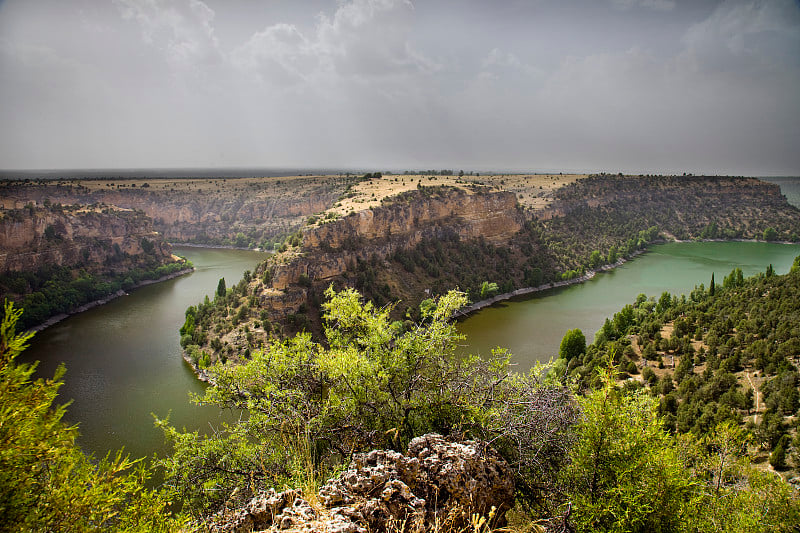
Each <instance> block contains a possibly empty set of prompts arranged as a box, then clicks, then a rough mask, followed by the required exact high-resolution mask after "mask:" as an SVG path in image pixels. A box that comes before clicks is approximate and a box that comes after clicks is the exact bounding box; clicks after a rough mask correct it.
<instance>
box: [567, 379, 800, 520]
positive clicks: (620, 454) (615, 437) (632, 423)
mask: <svg viewBox="0 0 800 533" xmlns="http://www.w3.org/2000/svg"><path fill="white" fill-rule="evenodd" d="M601 383H602V386H601V387H600V388H599V389H598V390H595V391H592V392H590V393H589V394H587V396H586V397H585V398H582V399H581V400H580V405H581V408H582V410H583V417H584V421H583V423H582V424H581V425H580V426H579V427H578V441H577V442H576V444H575V446H574V447H573V448H572V452H571V454H570V460H571V462H570V464H569V466H568V467H567V468H565V469H564V471H563V478H562V479H563V483H564V487H565V490H566V494H565V503H564V504H562V505H566V502H568V503H569V505H570V506H571V519H572V525H573V526H575V529H576V530H577V531H614V532H623V531H648V532H649V531H687V532H695V531H730V532H752V533H756V532H759V531H795V530H796V529H797V528H798V527H800V501H799V500H798V495H797V493H796V492H794V491H793V489H792V488H791V487H790V486H789V485H788V484H787V483H786V482H784V481H783V480H782V479H781V478H780V477H777V476H775V475H774V474H772V473H768V472H761V471H759V470H755V469H753V468H752V467H750V465H749V463H748V460H747V459H746V457H745V454H746V449H747V440H748V438H747V434H746V433H745V432H744V431H743V430H742V429H740V428H739V427H738V426H737V425H736V424H733V423H730V422H725V423H722V424H719V425H717V426H716V427H715V428H713V429H712V430H711V431H710V432H709V433H708V434H707V435H706V436H705V437H702V438H699V437H696V436H694V435H693V434H686V435H680V436H672V435H670V434H669V433H667V432H666V431H664V429H663V419H661V418H660V417H659V416H658V414H657V410H658V402H657V400H656V399H654V398H652V397H651V396H649V395H648V394H647V393H646V392H645V391H644V390H637V391H628V392H626V390H625V389H618V388H617V387H615V386H614V381H613V376H612V373H611V371H610V369H606V370H604V371H603V372H602V373H601Z"/></svg>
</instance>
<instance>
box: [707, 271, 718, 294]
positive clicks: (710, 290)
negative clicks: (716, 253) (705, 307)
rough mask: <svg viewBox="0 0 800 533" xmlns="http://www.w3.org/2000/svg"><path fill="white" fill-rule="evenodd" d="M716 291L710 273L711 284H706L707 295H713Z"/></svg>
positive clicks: (712, 275)
mask: <svg viewBox="0 0 800 533" xmlns="http://www.w3.org/2000/svg"><path fill="white" fill-rule="evenodd" d="M716 292H717V286H716V285H715V284H714V273H713V272H712V273H711V284H710V285H709V286H708V295H709V296H714V294H715V293H716Z"/></svg>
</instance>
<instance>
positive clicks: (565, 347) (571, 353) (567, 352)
mask: <svg viewBox="0 0 800 533" xmlns="http://www.w3.org/2000/svg"><path fill="white" fill-rule="evenodd" d="M584 353H586V337H585V336H584V334H583V332H582V331H581V330H580V329H571V330H569V331H567V333H565V334H564V337H563V338H562V339H561V345H560V346H559V348H558V356H559V357H561V358H562V359H566V360H567V362H569V361H571V360H572V359H574V358H576V357H579V356H581V355H583V354H584Z"/></svg>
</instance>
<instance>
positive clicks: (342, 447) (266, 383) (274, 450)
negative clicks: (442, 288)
mask: <svg viewBox="0 0 800 533" xmlns="http://www.w3.org/2000/svg"><path fill="white" fill-rule="evenodd" d="M326 296H327V297H328V301H327V302H325V303H324V304H323V309H324V311H325V314H324V319H325V323H324V325H325V335H326V339H327V343H326V344H325V345H323V344H318V343H316V342H314V341H312V339H311V336H310V335H309V334H307V333H301V334H298V335H297V336H295V337H292V338H289V339H287V340H284V341H282V342H279V341H274V342H273V343H272V344H270V346H269V348H267V349H266V350H265V351H254V352H252V354H251V358H250V359H249V360H247V361H245V362H244V363H243V364H241V365H237V366H231V365H217V366H214V367H212V368H211V369H210V370H209V371H210V373H211V374H212V376H213V377H214V379H215V382H216V385H215V386H212V387H210V388H208V389H207V391H206V393H205V395H204V396H203V398H202V399H201V401H202V402H203V403H210V404H214V405H218V406H220V407H224V408H235V409H246V410H247V411H248V413H249V416H248V417H246V418H244V419H242V420H241V421H240V422H239V423H238V424H235V425H232V426H229V427H226V428H225V430H224V431H221V432H219V434H218V435H216V436H214V437H200V436H198V435H196V434H186V433H181V432H178V431H176V430H174V429H172V428H169V426H168V425H167V424H166V423H162V426H163V427H164V429H165V435H166V436H167V437H168V439H169V440H170V441H171V442H172V444H173V447H174V449H175V452H174V454H173V455H172V456H171V457H168V458H166V459H164V461H163V465H164V466H165V467H166V470H167V476H168V480H169V482H170V483H171V484H173V486H175V487H176V489H178V490H179V491H180V492H181V496H182V498H183V499H184V500H185V501H186V502H187V503H188V504H189V505H190V507H191V508H193V509H195V510H201V511H202V510H205V509H210V508H215V507H217V506H219V505H220V504H221V503H222V502H223V501H224V500H225V499H226V498H227V497H228V496H229V494H230V493H231V491H232V490H233V489H234V488H235V487H237V486H238V487H239V490H240V494H242V495H245V494H251V493H252V491H253V490H255V489H256V488H258V487H264V486H267V485H268V484H274V483H279V482H281V481H282V480H283V481H286V480H287V479H288V477H290V476H291V475H292V471H293V470H292V469H291V468H289V467H290V466H291V465H292V462H293V461H295V460H296V459H297V457H296V451H297V449H298V448H299V449H303V450H307V455H308V456H307V457H306V458H305V459H304V460H303V462H304V463H305V462H308V463H310V464H311V465H312V468H313V469H314V470H317V469H319V470H324V469H325V468H326V466H330V465H331V464H335V463H336V462H338V461H340V460H342V459H344V458H347V457H349V456H350V454H351V453H353V452H354V451H358V450H363V449H365V448H368V447H381V446H383V447H392V448H397V449H402V448H404V447H405V446H406V445H407V443H408V442H409V440H410V439H411V438H413V437H415V436H417V435H421V434H423V433H426V432H429V431H438V432H442V433H445V434H447V433H451V432H456V431H460V432H467V431H470V430H471V429H473V428H477V427H481V424H482V421H483V420H484V418H485V417H486V416H487V412H486V409H487V408H488V406H490V405H491V401H490V400H491V399H492V398H493V397H494V395H495V394H497V392H496V389H497V385H498V384H499V383H501V382H502V381H503V378H504V377H505V376H506V374H507V362H508V357H507V355H506V354H504V353H498V354H497V355H496V356H495V357H492V358H490V359H488V360H483V359H480V358H478V357H457V356H456V355H455V346H456V341H458V339H460V338H461V336H460V335H459V334H458V333H457V331H456V329H455V325H453V324H452V323H450V322H449V318H450V316H451V315H452V313H453V312H454V311H455V310H456V309H458V308H459V307H461V306H463V305H464V304H465V303H466V297H465V295H463V294H462V293H458V292H450V293H448V294H447V295H445V296H442V297H441V298H438V299H437V300H436V301H435V308H434V309H433V310H432V311H431V312H430V314H429V316H428V320H427V321H426V322H425V323H424V324H422V325H416V326H413V327H412V328H410V329H409V330H406V329H405V328H402V329H400V328H395V327H392V325H391V321H390V320H389V312H390V309H389V308H383V309H378V308H376V307H374V306H373V304H372V303H370V302H367V303H364V302H362V301H361V297H360V294H358V293H357V292H356V291H354V290H352V289H346V290H344V291H342V292H339V293H336V292H335V291H333V289H332V288H330V289H328V291H327V292H326ZM289 444H291V445H289Z"/></svg>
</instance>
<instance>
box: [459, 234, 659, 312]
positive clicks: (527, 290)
mask: <svg viewBox="0 0 800 533" xmlns="http://www.w3.org/2000/svg"><path fill="white" fill-rule="evenodd" d="M651 244H658V243H651ZM648 251H649V246H648V248H645V249H644V250H636V251H635V252H633V253H632V254H631V256H630V257H628V258H625V257H620V258H619V259H617V261H616V262H615V263H611V264H608V265H603V266H601V267H598V268H597V269H595V270H589V271H587V272H586V274H584V275H583V276H579V277H577V278H572V279H567V280H563V281H552V282H550V283H543V284H542V285H538V286H536V287H523V288H521V289H517V290H515V291H511V292H506V293H503V294H498V295H497V296H492V297H491V298H487V299H485V300H481V301H479V302H475V303H473V304H470V305H468V306H466V307H462V308H461V309H459V310H458V311H456V312H455V313H454V314H453V318H455V319H456V320H458V319H461V318H466V317H468V316H469V315H471V314H473V313H476V312H478V311H480V310H481V309H485V308H487V307H491V306H492V305H494V304H496V303H498V302H504V301H507V300H511V299H512V298H517V297H519V296H527V295H529V294H535V293H537V292H543V291H547V290H550V289H557V288H559V287H568V286H570V285H577V284H579V283H583V282H585V281H589V280H590V279H592V278H593V277H595V275H597V273H598V272H608V271H609V270H613V269H615V268H617V267H619V266H622V265H624V264H625V263H627V262H628V261H630V260H632V259H633V258H635V257H637V256H639V255H642V254H643V253H646V252H648Z"/></svg>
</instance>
